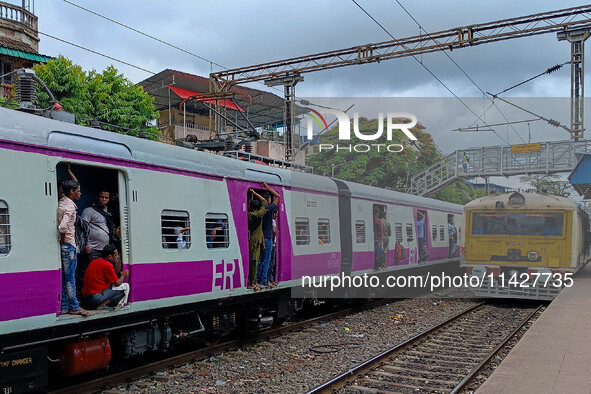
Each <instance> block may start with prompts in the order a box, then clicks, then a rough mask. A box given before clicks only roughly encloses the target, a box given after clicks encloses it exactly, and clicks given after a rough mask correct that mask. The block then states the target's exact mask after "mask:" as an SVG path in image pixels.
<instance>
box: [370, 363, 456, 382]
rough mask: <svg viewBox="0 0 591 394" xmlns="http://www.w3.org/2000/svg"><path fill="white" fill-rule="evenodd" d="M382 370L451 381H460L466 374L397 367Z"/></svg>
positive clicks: (387, 367)
mask: <svg viewBox="0 0 591 394" xmlns="http://www.w3.org/2000/svg"><path fill="white" fill-rule="evenodd" d="M382 369H385V370H387V371H393V372H403V373H408V374H409V375H411V374H412V375H416V374H420V375H425V376H435V377H437V376H439V377H442V376H446V377H450V378H451V379H456V378H458V381H460V380H462V379H463V378H464V376H466V374H464V373H461V374H455V373H452V372H449V371H447V370H446V371H440V372H436V371H432V370H428V369H408V368H404V367H397V366H394V365H382Z"/></svg>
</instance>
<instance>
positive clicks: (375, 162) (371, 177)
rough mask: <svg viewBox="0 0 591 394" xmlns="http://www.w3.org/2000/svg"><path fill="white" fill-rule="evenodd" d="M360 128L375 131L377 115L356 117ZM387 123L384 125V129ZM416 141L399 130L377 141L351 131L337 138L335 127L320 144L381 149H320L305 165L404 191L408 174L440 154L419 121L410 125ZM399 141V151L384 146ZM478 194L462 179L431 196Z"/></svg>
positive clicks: (457, 197) (445, 197)
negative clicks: (346, 137)
mask: <svg viewBox="0 0 591 394" xmlns="http://www.w3.org/2000/svg"><path fill="white" fill-rule="evenodd" d="M358 124H359V131H360V132H361V133H363V134H367V135H370V134H375V132H376V130H377V129H378V120H377V119H372V120H370V119H367V118H359V123H358ZM385 127H386V126H385V125H384V130H386V128H385ZM411 132H412V133H413V134H414V135H415V136H416V137H417V139H418V141H415V142H413V143H411V142H409V141H408V140H407V139H406V137H404V134H403V133H402V132H396V131H395V132H394V133H393V135H392V141H388V140H386V136H385V133H384V134H383V135H382V137H381V138H379V139H378V140H377V141H362V140H360V139H358V138H357V137H356V136H354V133H351V140H350V141H340V140H339V139H338V127H335V128H333V129H331V130H329V131H328V132H326V133H325V134H323V135H322V136H320V141H319V142H320V143H321V144H332V145H334V146H336V145H341V147H342V146H343V145H349V144H351V145H356V144H365V145H370V146H372V145H377V144H382V146H381V148H380V151H378V149H377V147H376V146H372V149H371V150H370V151H369V152H363V153H361V152H355V151H354V150H353V149H351V152H348V149H347V150H343V149H340V150H339V151H338V152H337V150H336V148H335V149H331V150H323V151H322V152H318V153H316V154H314V155H312V156H310V157H309V158H308V159H307V163H306V164H308V165H310V166H312V167H314V172H315V173H316V174H320V175H322V174H325V175H327V176H330V175H331V173H332V169H333V166H334V176H335V178H339V179H344V180H349V181H354V182H358V183H363V184H366V185H372V186H377V187H381V188H389V189H393V190H397V191H401V192H404V191H405V190H406V185H407V182H408V180H409V178H410V177H411V176H412V175H413V174H415V173H417V172H420V171H422V170H424V169H426V168H427V167H428V166H430V165H432V164H433V163H435V162H437V161H439V160H441V158H442V155H441V153H440V152H439V150H438V149H437V146H436V145H435V143H434V142H433V138H432V137H431V135H430V134H429V133H428V132H426V131H425V128H424V127H423V126H422V125H421V124H417V125H416V126H415V127H414V128H412V129H411ZM391 144H402V145H405V148H404V150H403V151H402V152H399V153H393V152H388V151H387V150H386V146H387V145H391ZM477 196H478V194H477V193H476V191H475V190H474V188H473V187H471V186H470V185H467V184H464V183H456V184H453V185H450V186H447V187H446V188H444V189H443V190H441V191H439V192H438V193H436V194H435V195H433V196H432V197H433V198H438V199H441V200H445V201H451V202H456V203H459V204H465V203H466V202H468V201H471V200H473V199H474V198H476V197H477Z"/></svg>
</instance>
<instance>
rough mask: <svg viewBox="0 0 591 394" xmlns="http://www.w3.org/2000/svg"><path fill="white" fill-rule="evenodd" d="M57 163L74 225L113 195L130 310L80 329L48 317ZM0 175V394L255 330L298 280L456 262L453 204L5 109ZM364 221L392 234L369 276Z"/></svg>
mask: <svg viewBox="0 0 591 394" xmlns="http://www.w3.org/2000/svg"><path fill="white" fill-rule="evenodd" d="M68 163H70V167H71V169H72V170H73V172H74V173H75V175H76V177H77V178H78V179H79V180H80V183H81V185H82V186H81V188H82V197H81V199H80V200H79V201H78V203H77V204H78V208H79V212H81V211H82V209H83V208H84V207H86V206H88V205H90V204H91V203H92V202H93V201H94V199H95V197H96V195H97V194H98V192H99V191H100V190H103V189H105V188H106V189H107V190H110V191H111V205H110V206H109V208H110V210H111V211H112V212H114V213H115V217H116V220H117V221H118V223H119V225H120V228H121V245H120V249H121V250H120V256H121V263H122V265H123V268H125V269H129V271H130V275H129V277H128V278H127V282H128V283H129V285H130V294H129V300H128V303H127V305H125V306H124V307H123V308H120V309H117V310H100V311H94V313H93V314H92V316H90V317H81V316H77V315H71V314H65V315H60V296H61V289H62V274H61V260H60V252H59V250H60V248H59V239H58V238H59V237H58V232H57V206H58V184H59V182H61V181H63V180H66V179H68V175H67V164H68ZM0 177H1V179H2V187H1V188H0V299H2V307H1V308H0V387H2V388H3V389H4V392H11V393H14V392H23V391H30V390H40V389H42V388H43V387H46V386H47V385H48V379H49V377H50V376H51V377H52V378H53V377H54V376H73V375H78V374H82V373H86V372H90V371H93V370H99V369H104V368H106V367H108V366H109V365H112V364H113V363H117V362H120V361H121V360H125V359H127V358H130V357H133V356H137V355H141V354H144V353H145V352H148V351H165V350H167V349H170V348H171V347H173V346H177V345H179V344H182V343H183V341H185V340H189V339H192V338H193V339H194V338H203V339H207V338H212V337H219V336H223V335H226V334H228V333H229V332H232V331H235V330H249V329H260V328H264V327H268V326H269V325H270V324H272V323H273V322H280V321H282V320H284V319H285V318H287V317H289V315H290V314H291V313H292V312H293V310H295V309H297V308H298V307H299V306H300V305H301V302H302V300H301V299H300V300H296V299H292V297H291V290H292V288H294V287H298V286H301V278H302V277H303V276H306V275H307V276H310V275H339V274H342V273H344V274H346V275H352V276H355V275H362V274H364V273H376V272H378V271H379V272H380V273H382V274H384V273H386V274H387V273H392V272H396V271H397V270H403V269H409V268H413V267H418V266H419V265H426V266H437V265H440V264H444V263H449V262H450V261H456V260H457V259H458V255H459V254H458V253H457V252H456V250H455V248H454V249H453V250H450V246H449V245H450V244H451V242H449V241H450V236H449V227H448V225H449V224H450V223H460V221H461V216H462V211H461V206H458V205H455V204H450V203H446V202H441V201H437V200H432V199H428V198H422V197H416V196H409V195H405V194H403V193H397V192H393V191H388V190H382V189H378V188H374V187H367V186H363V185H359V184H356V183H353V182H345V181H339V180H334V179H331V178H326V177H321V176H317V175H314V174H309V173H303V172H302V173H300V172H296V171H289V170H287V169H282V168H275V167H271V166H263V165H260V164H254V163H249V162H243V161H238V160H235V159H231V158H227V157H223V156H220V155H215V154H210V153H205V152H200V151H195V150H189V149H186V148H180V147H175V146H170V145H166V144H158V143H156V142H153V141H148V140H144V139H140V138H134V137H129V136H124V135H119V134H115V133H110V132H106V131H103V130H97V129H91V128H85V127H81V126H77V125H75V124H71V123H65V122H58V121H55V120H52V119H47V118H44V117H41V116H36V115H32V114H28V113H24V112H19V111H15V110H9V109H4V108H0ZM262 181H266V182H267V183H268V185H269V186H270V187H271V188H273V189H274V190H275V191H277V192H278V193H279V195H280V197H281V199H280V204H279V214H278V218H277V246H276V251H275V253H276V255H275V258H276V262H277V273H276V278H275V279H276V281H277V282H278V283H279V284H278V286H277V287H276V288H274V289H265V290H262V291H257V292H255V291H253V290H250V289H248V288H247V278H248V273H249V272H248V269H249V267H248V255H249V250H248V248H249V242H248V236H249V234H248V223H247V222H248V220H247V206H248V199H249V189H255V190H258V189H261V182H262ZM376 211H377V212H383V213H384V214H385V216H386V219H387V220H388V221H389V223H390V224H391V227H392V232H391V235H390V236H388V237H389V239H390V243H389V247H388V253H387V256H388V257H387V261H385V263H383V264H382V265H383V266H382V267H379V268H380V269H379V270H378V267H377V266H376V265H375V261H376V257H375V248H374V232H373V223H374V212H376ZM418 218H420V219H418ZM418 220H421V224H420V226H421V227H422V232H423V234H422V235H423V237H419V235H420V234H419V233H418ZM219 222H222V223H223V224H224V226H223V227H224V229H225V230H224V231H223V232H222V233H221V234H217V236H216V240H215V242H208V241H207V239H206V235H207V229H208V226H209V225H210V224H211V223H219ZM178 227H182V228H187V229H188V230H187V231H185V233H184V241H185V242H186V247H185V248H178V247H174V245H171V240H170V237H171V235H173V230H174V229H175V228H178ZM457 230H458V232H460V233H461V226H459V228H457ZM419 238H421V240H419ZM420 241H421V242H420ZM172 244H174V242H172ZM421 248H422V249H421ZM311 296H313V294H311Z"/></svg>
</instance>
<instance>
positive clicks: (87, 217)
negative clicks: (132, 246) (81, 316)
mask: <svg viewBox="0 0 591 394" xmlns="http://www.w3.org/2000/svg"><path fill="white" fill-rule="evenodd" d="M56 174H57V182H58V185H61V183H62V182H64V181H68V180H76V181H77V182H79V184H80V190H81V196H80V198H79V200H77V201H76V202H75V203H76V206H77V208H78V211H77V214H78V216H79V217H80V218H81V219H82V220H83V221H84V222H85V223H87V229H86V231H87V232H88V234H87V239H86V241H85V242H86V246H87V248H86V250H84V249H82V248H80V247H79V250H78V254H77V268H76V273H75V276H76V293H77V298H78V301H81V302H80V303H81V304H82V306H84V302H83V301H84V297H83V294H82V288H83V286H84V275H85V273H86V269H87V268H88V265H89V264H90V262H91V261H93V260H94V259H96V258H98V257H100V256H101V252H102V248H103V247H104V246H106V245H107V244H109V243H111V244H115V246H116V247H117V249H118V250H119V256H120V260H119V261H117V262H116V263H114V269H115V271H116V273H117V275H118V276H119V275H120V273H121V271H122V270H123V269H124V267H126V266H127V265H128V264H129V243H128V221H127V218H128V216H127V210H128V206H127V189H126V179H125V175H124V174H123V173H122V172H120V171H118V170H116V169H110V168H103V167H95V166H89V165H81V164H77V163H67V162H61V163H58V164H57V167H56ZM58 187H59V186H58ZM99 196H102V197H103V198H102V199H99V198H98V197H99ZM105 197H106V198H105ZM77 239H78V240H77V241H76V242H77V243H79V241H80V238H79V237H77ZM129 280H131V278H130V279H129Z"/></svg>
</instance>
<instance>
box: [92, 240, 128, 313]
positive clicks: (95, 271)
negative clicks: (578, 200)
mask: <svg viewBox="0 0 591 394" xmlns="http://www.w3.org/2000/svg"><path fill="white" fill-rule="evenodd" d="M118 259H119V252H117V248H116V247H115V245H112V244H111V245H107V246H105V247H104V248H103V253H102V257H100V258H98V259H96V260H93V261H92V262H91V263H90V264H89V265H88V269H87V270H86V273H85V274H84V287H83V288H82V294H83V295H84V296H85V297H86V300H85V304H86V305H87V307H88V308H92V309H94V308H97V307H99V306H106V305H109V306H116V305H117V304H119V302H120V301H121V300H124V297H125V298H127V297H126V295H127V293H128V292H129V284H127V283H123V281H124V280H125V278H126V277H127V276H128V275H129V270H125V271H123V272H121V275H120V276H119V277H117V274H116V273H115V268H114V264H115V263H116V262H117V260H118ZM122 285H123V286H125V287H124V288H123V286H122ZM119 286H121V288H119V289H117V287H119Z"/></svg>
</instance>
